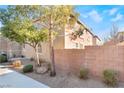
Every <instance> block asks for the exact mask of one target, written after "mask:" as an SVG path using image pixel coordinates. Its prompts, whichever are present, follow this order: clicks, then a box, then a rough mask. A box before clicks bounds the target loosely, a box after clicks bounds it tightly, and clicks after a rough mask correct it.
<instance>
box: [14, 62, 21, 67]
mask: <svg viewBox="0 0 124 93" xmlns="http://www.w3.org/2000/svg"><path fill="white" fill-rule="evenodd" d="M12 65H13V66H14V67H21V65H22V62H21V61H20V60H15V61H14V62H13V63H12Z"/></svg>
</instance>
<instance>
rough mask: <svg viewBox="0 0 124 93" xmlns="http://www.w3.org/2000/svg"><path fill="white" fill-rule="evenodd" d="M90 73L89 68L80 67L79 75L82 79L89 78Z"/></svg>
mask: <svg viewBox="0 0 124 93" xmlns="http://www.w3.org/2000/svg"><path fill="white" fill-rule="evenodd" d="M88 73H89V71H88V69H86V68H82V69H80V75H79V77H80V78H81V79H88Z"/></svg>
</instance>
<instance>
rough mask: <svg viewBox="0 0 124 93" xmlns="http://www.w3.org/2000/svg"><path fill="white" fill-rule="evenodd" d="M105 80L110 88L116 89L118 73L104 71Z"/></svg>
mask: <svg viewBox="0 0 124 93" xmlns="http://www.w3.org/2000/svg"><path fill="white" fill-rule="evenodd" d="M103 78H104V82H105V84H107V85H108V86H111V87H115V86H116V85H117V72H115V71H114V70H104V71H103Z"/></svg>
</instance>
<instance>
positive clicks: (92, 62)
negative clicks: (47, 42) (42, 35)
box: [55, 46, 124, 81]
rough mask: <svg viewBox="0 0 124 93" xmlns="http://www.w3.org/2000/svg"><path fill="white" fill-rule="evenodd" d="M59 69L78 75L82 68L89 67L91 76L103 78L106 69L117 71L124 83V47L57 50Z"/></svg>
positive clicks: (56, 58)
mask: <svg viewBox="0 0 124 93" xmlns="http://www.w3.org/2000/svg"><path fill="white" fill-rule="evenodd" d="M55 62H56V67H57V69H59V70H61V71H63V72H66V73H69V72H73V73H76V74H78V73H79V70H80V68H81V67H87V68H88V69H89V70H90V74H91V75H92V76H95V77H102V73H103V71H104V70H105V69H112V70H116V71H118V73H119V79H120V80H121V81H124V80H123V78H124V46H87V47H86V48H85V50H83V49H77V50H75V49H67V50H66V49H61V50H55Z"/></svg>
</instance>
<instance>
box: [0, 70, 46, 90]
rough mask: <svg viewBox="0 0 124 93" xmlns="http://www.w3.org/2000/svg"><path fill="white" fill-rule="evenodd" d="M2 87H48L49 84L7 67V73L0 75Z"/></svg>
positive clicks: (0, 85) (0, 86)
mask: <svg viewBox="0 0 124 93" xmlns="http://www.w3.org/2000/svg"><path fill="white" fill-rule="evenodd" d="M0 88H48V86H47V85H44V84H42V83H40V82H38V81H36V80H34V79H32V78H30V77H27V76H25V75H22V74H20V73H18V72H15V71H13V70H9V69H6V71H5V73H3V74H1V75H0Z"/></svg>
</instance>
